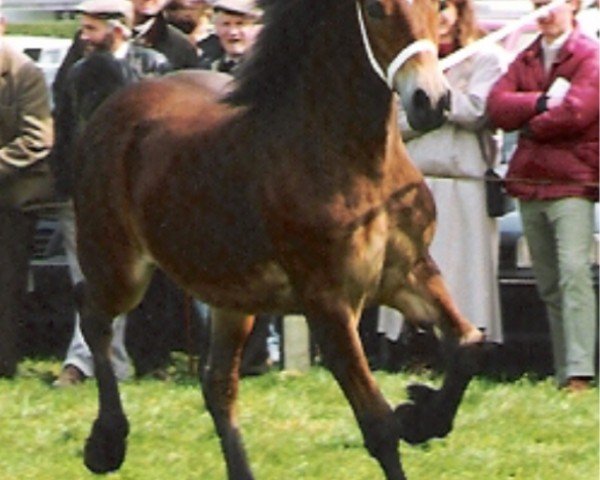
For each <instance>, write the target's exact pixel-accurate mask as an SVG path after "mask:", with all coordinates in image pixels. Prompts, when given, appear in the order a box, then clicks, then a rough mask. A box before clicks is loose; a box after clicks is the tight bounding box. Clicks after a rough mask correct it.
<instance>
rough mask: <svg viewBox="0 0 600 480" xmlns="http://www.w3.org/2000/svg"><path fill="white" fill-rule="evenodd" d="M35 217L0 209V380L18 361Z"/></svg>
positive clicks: (12, 370)
mask: <svg viewBox="0 0 600 480" xmlns="http://www.w3.org/2000/svg"><path fill="white" fill-rule="evenodd" d="M34 232H35V217H34V216H33V215H31V214H25V213H23V212H21V211H20V210H16V209H10V208H0V377H12V376H13V375H14V374H15V372H16V369H17V362H18V361H19V357H20V352H19V350H20V349H19V346H18V342H19V338H18V337H19V335H18V332H19V325H20V324H21V323H23V321H24V309H23V306H24V300H25V295H26V293H27V276H28V271H29V258H30V256H31V250H32V246H33V236H34Z"/></svg>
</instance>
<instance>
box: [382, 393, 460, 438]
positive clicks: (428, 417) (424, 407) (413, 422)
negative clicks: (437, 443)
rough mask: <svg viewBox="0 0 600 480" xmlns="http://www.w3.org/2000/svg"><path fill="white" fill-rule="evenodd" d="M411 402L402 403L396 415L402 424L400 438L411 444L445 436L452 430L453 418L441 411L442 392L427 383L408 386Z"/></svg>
mask: <svg viewBox="0 0 600 480" xmlns="http://www.w3.org/2000/svg"><path fill="white" fill-rule="evenodd" d="M407 391H408V396H409V398H410V400H411V401H410V402H406V403H402V404H400V405H398V407H397V408H396V410H395V412H394V415H395V416H396V418H397V419H398V422H399V425H400V438H401V439H403V440H404V441H405V442H407V443H409V444H411V445H417V444H420V443H424V442H426V441H428V440H431V439H432V438H443V437H445V436H447V435H448V433H450V431H451V430H452V419H451V418H448V415H447V414H446V412H444V411H443V410H442V411H440V405H439V400H440V392H439V390H435V389H433V388H431V387H428V386H426V385H420V384H414V385H409V386H408V387H407Z"/></svg>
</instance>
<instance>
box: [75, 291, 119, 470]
mask: <svg viewBox="0 0 600 480" xmlns="http://www.w3.org/2000/svg"><path fill="white" fill-rule="evenodd" d="M77 289H78V297H79V303H80V307H79V308H80V311H81V329H82V333H83V336H84V338H85V340H86V342H87V344H88V346H89V348H90V351H91V352H92V356H93V360H94V370H95V375H96V381H97V384H98V392H99V403H100V408H99V413H98V417H97V419H96V420H95V421H94V424H93V426H92V431H91V433H90V436H89V437H88V438H87V440H86V444H85V449H84V463H85V465H86V467H87V468H88V469H89V470H90V471H92V472H94V473H107V472H111V471H115V470H118V469H119V468H120V466H121V465H122V463H123V461H124V459H125V450H126V443H125V441H126V438H127V435H128V433H129V423H128V421H127V418H126V416H125V413H124V411H123V407H122V404H121V399H120V396H119V388H118V385H117V379H116V376H115V374H114V372H113V368H112V364H111V362H110V343H111V339H112V321H113V318H112V316H111V315H109V314H106V313H102V311H101V310H100V309H99V308H97V307H96V306H95V304H94V302H93V300H92V298H91V297H90V295H89V291H88V288H87V286H86V285H85V284H84V283H80V284H79V285H78V286H77Z"/></svg>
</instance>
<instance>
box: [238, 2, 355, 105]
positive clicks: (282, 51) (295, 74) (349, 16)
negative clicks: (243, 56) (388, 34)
mask: <svg viewBox="0 0 600 480" xmlns="http://www.w3.org/2000/svg"><path fill="white" fill-rule="evenodd" d="M260 3H261V6H262V7H263V8H264V27H263V29H262V31H261V32H260V33H259V36H258V39H257V43H256V45H255V46H254V50H253V54H252V55H251V57H250V58H249V59H248V61H247V62H246V63H245V64H244V66H243V67H242V68H241V69H240V71H239V74H238V86H237V88H236V89H235V90H234V91H233V92H232V93H231V95H230V96H229V97H228V99H227V101H229V102H231V103H232V104H235V105H245V106H257V105H263V106H265V105H271V104H272V103H273V102H277V103H279V102H280V101H281V100H282V98H290V97H291V96H292V95H295V94H296V93H298V86H299V85H303V86H305V85H306V83H307V82H306V80H307V74H308V75H318V77H319V80H320V81H323V80H324V79H323V78H322V77H323V76H324V75H325V76H327V75H328V72H327V70H331V69H327V66H328V64H329V63H333V62H334V60H336V69H337V71H333V72H330V73H331V74H332V75H333V76H337V77H339V76H342V77H343V76H344V75H345V73H344V72H343V71H340V68H342V69H343V68H344V67H343V66H340V65H338V63H339V62H337V58H335V59H334V58H333V57H334V56H335V57H338V58H339V57H342V58H349V57H350V54H351V53H352V51H353V50H354V51H356V49H357V48H362V47H361V43H360V42H361V40H360V36H359V33H358V26H357V24H356V13H355V12H356V10H355V8H354V0H263V1H262V2H260ZM354 31H356V32H355V34H353V35H348V32H353V33H354ZM317 48H318V49H322V51H324V52H327V55H329V56H331V57H332V58H329V59H328V61H327V63H326V64H320V65H315V64H311V62H313V63H314V60H315V58H314V56H313V53H312V52H313V51H314V50H315V49H317ZM346 73H349V72H346ZM301 88H302V87H301Z"/></svg>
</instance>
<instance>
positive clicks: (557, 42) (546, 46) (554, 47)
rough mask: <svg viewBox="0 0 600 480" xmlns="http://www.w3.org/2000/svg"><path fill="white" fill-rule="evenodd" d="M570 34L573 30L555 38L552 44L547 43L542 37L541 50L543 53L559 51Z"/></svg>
mask: <svg viewBox="0 0 600 480" xmlns="http://www.w3.org/2000/svg"><path fill="white" fill-rule="evenodd" d="M572 32H573V30H568V31H566V32H565V33H563V34H562V35H561V36H560V37H557V38H555V39H554V41H552V42H548V41H547V40H546V39H545V38H543V37H542V48H543V49H544V51H549V50H554V51H557V50H560V49H561V48H562V46H563V45H564V44H565V43H566V41H567V38H569V35H571V33H572Z"/></svg>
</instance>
